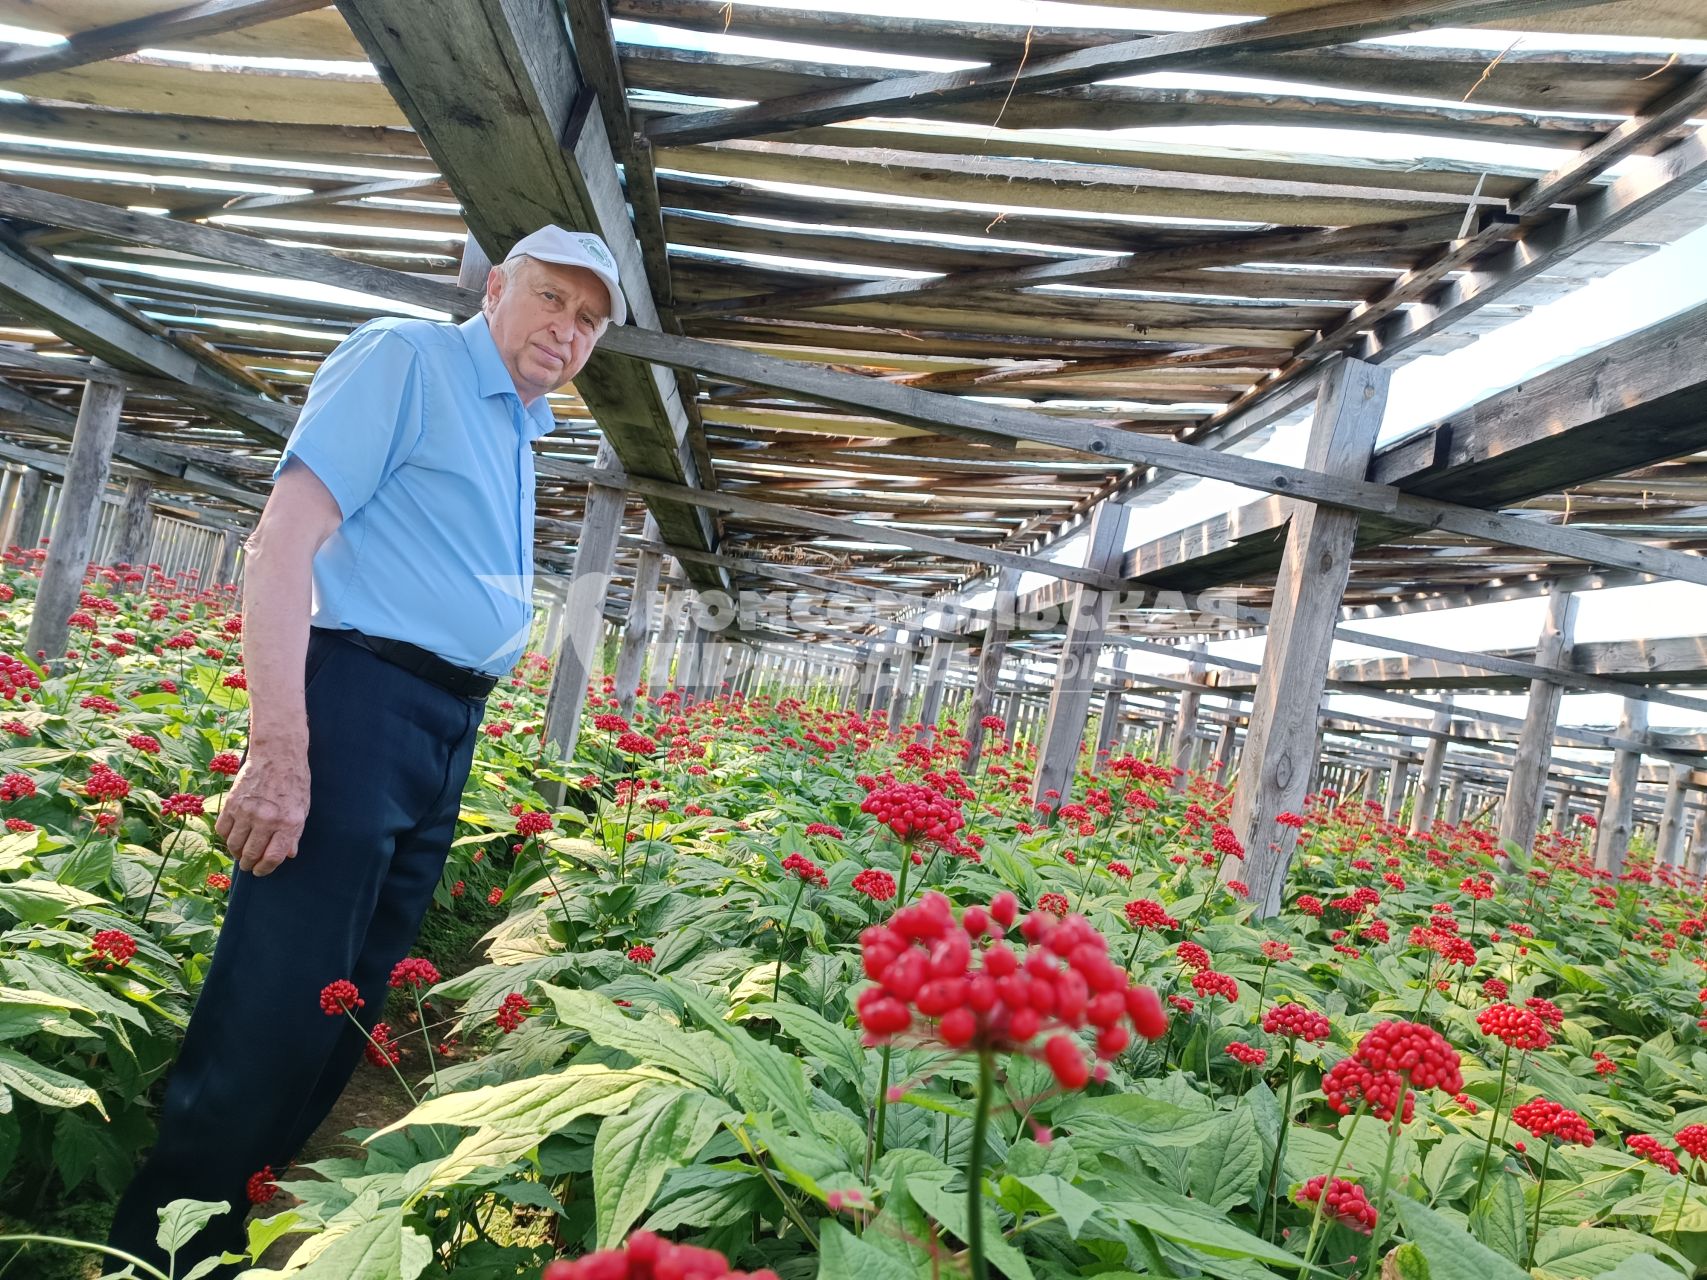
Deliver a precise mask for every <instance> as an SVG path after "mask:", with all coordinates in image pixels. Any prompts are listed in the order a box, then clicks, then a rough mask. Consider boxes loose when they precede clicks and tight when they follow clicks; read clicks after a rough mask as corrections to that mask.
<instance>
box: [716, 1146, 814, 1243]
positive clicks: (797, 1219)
mask: <svg viewBox="0 0 1707 1280" xmlns="http://www.w3.org/2000/svg"><path fill="white" fill-rule="evenodd" d="M730 1132H731V1133H733V1134H734V1135H735V1136H736V1137H737V1138H738V1139H740V1142H741V1145H742V1146H743V1147H745V1148H746V1150H747V1154H748V1155H750V1156H752V1157H753V1163H754V1164H755V1165H757V1166H758V1168H759V1174H760V1176H761V1177H763V1178H764V1180H765V1184H766V1185H767V1186H769V1187H770V1189H771V1192H772V1193H773V1194H774V1195H775V1196H776V1198H777V1201H778V1203H780V1204H781V1205H782V1211H783V1212H784V1213H786V1214H787V1215H788V1217H789V1220H790V1221H791V1222H793V1223H794V1225H795V1226H797V1227H799V1228H800V1234H801V1235H803V1236H805V1237H806V1239H807V1241H808V1242H810V1244H811V1245H812V1247H813V1248H814V1249H816V1248H817V1247H818V1234H817V1232H815V1231H813V1230H812V1228H811V1227H810V1226H809V1225H808V1224H807V1222H806V1219H805V1218H802V1217H801V1216H800V1210H799V1209H797V1208H795V1205H794V1201H792V1200H790V1199H789V1198H788V1196H787V1195H786V1194H785V1193H784V1192H783V1189H782V1184H781V1183H779V1182H778V1181H777V1180H776V1175H775V1174H773V1173H772V1172H771V1171H770V1169H769V1168H768V1167H767V1166H766V1164H765V1160H764V1157H763V1156H761V1155H760V1154H759V1152H758V1149H757V1148H756V1147H754V1146H753V1142H752V1139H751V1138H749V1137H747V1131H746V1130H745V1129H744V1128H742V1127H741V1126H739V1125H737V1126H735V1127H734V1128H733V1129H731V1130H730Z"/></svg>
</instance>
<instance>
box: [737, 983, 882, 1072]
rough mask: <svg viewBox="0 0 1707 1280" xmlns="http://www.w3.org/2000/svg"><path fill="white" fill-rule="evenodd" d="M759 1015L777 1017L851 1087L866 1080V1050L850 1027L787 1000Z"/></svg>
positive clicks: (790, 1034) (759, 1010) (766, 1006)
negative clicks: (837, 1023)
mask: <svg viewBox="0 0 1707 1280" xmlns="http://www.w3.org/2000/svg"><path fill="white" fill-rule="evenodd" d="M755 1012H757V1013H759V1014H761V1015H763V1016H764V1017H767V1018H775V1019H776V1021H777V1023H778V1024H779V1025H780V1026H781V1027H782V1029H783V1032H784V1033H785V1034H786V1035H787V1036H788V1037H789V1038H790V1039H791V1040H794V1041H796V1042H797V1043H798V1044H799V1045H800V1047H801V1048H803V1049H805V1050H806V1052H807V1053H809V1054H811V1055H812V1056H813V1057H814V1058H817V1059H818V1060H819V1061H820V1062H822V1063H824V1064H825V1065H826V1066H828V1067H829V1068H830V1069H831V1070H833V1071H835V1072H836V1073H837V1074H838V1075H840V1076H841V1077H842V1079H844V1080H846V1081H847V1082H848V1083H849V1084H851V1085H855V1086H857V1085H859V1084H860V1082H861V1081H863V1080H864V1078H865V1050H864V1049H862V1048H861V1047H860V1043H859V1037H858V1036H857V1035H855V1034H854V1033H853V1032H852V1031H850V1030H849V1029H848V1028H847V1027H841V1026H837V1025H836V1024H835V1023H833V1022H831V1021H830V1020H829V1019H828V1018H826V1017H824V1015H823V1014H821V1013H819V1012H818V1011H817V1010H815V1009H808V1008H807V1007H806V1006H805V1005H799V1004H794V1003H793V1002H792V1001H788V1000H784V1001H782V1002H781V1003H778V1004H764V1005H758V1006H756V1008H755Z"/></svg>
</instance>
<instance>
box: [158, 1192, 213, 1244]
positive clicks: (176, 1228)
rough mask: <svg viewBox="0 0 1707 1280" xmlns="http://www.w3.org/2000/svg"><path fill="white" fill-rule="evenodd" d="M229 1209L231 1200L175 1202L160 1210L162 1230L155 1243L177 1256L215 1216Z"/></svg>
mask: <svg viewBox="0 0 1707 1280" xmlns="http://www.w3.org/2000/svg"><path fill="white" fill-rule="evenodd" d="M229 1208H231V1202H230V1201H229V1200H174V1201H172V1203H171V1204H169V1205H167V1206H166V1207H165V1208H164V1209H162V1210H160V1230H159V1231H157V1232H155V1235H154V1241H155V1243H156V1244H158V1245H159V1246H160V1247H161V1248H162V1249H164V1250H165V1251H166V1252H167V1253H169V1254H175V1253H177V1252H178V1250H179V1249H182V1248H183V1247H184V1246H185V1245H186V1244H188V1243H189V1242H190V1239H191V1238H192V1237H193V1236H194V1235H195V1234H196V1232H198V1231H200V1230H201V1229H202V1228H203V1227H205V1226H207V1224H208V1223H209V1222H211V1221H213V1218H214V1215H215V1214H220V1213H224V1212H225V1211H226V1210H227V1209H229Z"/></svg>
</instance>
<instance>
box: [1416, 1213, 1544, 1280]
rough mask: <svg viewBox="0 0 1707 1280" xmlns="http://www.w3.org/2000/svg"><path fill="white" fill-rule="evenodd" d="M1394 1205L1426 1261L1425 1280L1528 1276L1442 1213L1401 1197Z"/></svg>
mask: <svg viewBox="0 0 1707 1280" xmlns="http://www.w3.org/2000/svg"><path fill="white" fill-rule="evenodd" d="M1394 1202H1395V1204H1396V1205H1397V1207H1398V1214H1399V1221H1400V1222H1401V1223H1403V1224H1404V1228H1405V1234H1406V1235H1407V1236H1408V1237H1410V1240H1411V1243H1412V1244H1414V1245H1415V1246H1416V1247H1417V1250H1418V1251H1419V1252H1420V1253H1421V1254H1422V1256H1423V1258H1424V1259H1425V1260H1426V1261H1427V1262H1428V1274H1429V1280H1527V1277H1528V1273H1527V1272H1525V1271H1523V1270H1522V1269H1521V1268H1519V1267H1518V1266H1517V1264H1516V1263H1514V1262H1512V1261H1510V1260H1509V1259H1507V1258H1506V1257H1504V1256H1503V1255H1502V1254H1498V1253H1495V1252H1494V1251H1493V1250H1492V1249H1490V1248H1488V1246H1487V1245H1485V1244H1482V1243H1481V1242H1480V1241H1478V1240H1477V1239H1476V1238H1475V1237H1474V1236H1472V1235H1471V1234H1470V1233H1469V1232H1468V1231H1466V1230H1464V1228H1463V1227H1460V1226H1459V1225H1458V1224H1457V1223H1455V1222H1453V1221H1452V1220H1451V1219H1450V1218H1448V1217H1446V1216H1445V1215H1444V1214H1441V1213H1437V1212H1436V1211H1435V1210H1433V1209H1430V1208H1429V1207H1428V1206H1427V1205H1425V1204H1423V1203H1422V1202H1421V1201H1418V1200H1411V1199H1408V1198H1407V1197H1405V1196H1398V1197H1396V1198H1395V1201H1394Z"/></svg>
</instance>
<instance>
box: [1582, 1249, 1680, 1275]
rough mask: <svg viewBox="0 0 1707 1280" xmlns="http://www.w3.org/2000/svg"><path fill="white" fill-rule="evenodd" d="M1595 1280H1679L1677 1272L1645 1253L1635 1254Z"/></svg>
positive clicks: (1603, 1272)
mask: <svg viewBox="0 0 1707 1280" xmlns="http://www.w3.org/2000/svg"><path fill="white" fill-rule="evenodd" d="M1595 1280H1678V1277H1677V1272H1676V1271H1675V1270H1673V1269H1672V1268H1671V1267H1668V1266H1666V1264H1665V1263H1663V1262H1661V1261H1659V1259H1657V1258H1654V1257H1650V1256H1649V1255H1648V1254H1645V1253H1633V1254H1631V1255H1630V1256H1629V1257H1628V1258H1625V1259H1624V1261H1622V1262H1620V1263H1619V1264H1618V1265H1617V1266H1616V1267H1614V1268H1612V1270H1610V1271H1602V1272H1601V1273H1600V1275H1599V1276H1597V1277H1596V1278H1595Z"/></svg>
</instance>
